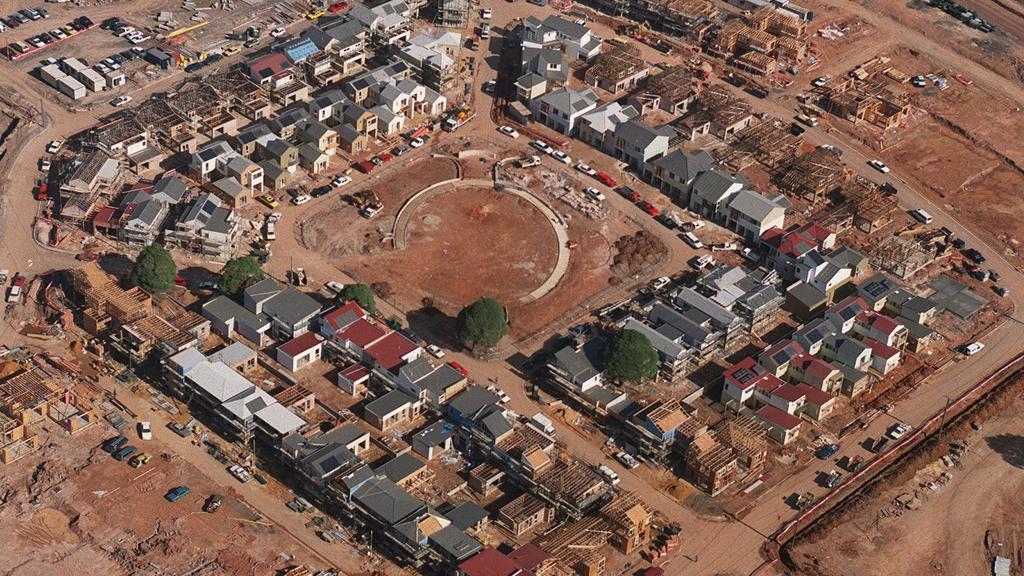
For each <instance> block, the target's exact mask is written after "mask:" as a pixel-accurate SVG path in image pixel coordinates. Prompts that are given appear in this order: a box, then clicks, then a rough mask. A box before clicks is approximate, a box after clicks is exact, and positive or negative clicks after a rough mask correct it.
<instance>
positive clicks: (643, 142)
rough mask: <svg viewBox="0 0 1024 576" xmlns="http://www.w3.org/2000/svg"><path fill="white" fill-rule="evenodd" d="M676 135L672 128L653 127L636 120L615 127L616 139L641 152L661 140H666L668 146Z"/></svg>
mask: <svg viewBox="0 0 1024 576" xmlns="http://www.w3.org/2000/svg"><path fill="white" fill-rule="evenodd" d="M675 135H676V132H675V130H673V129H672V127H671V126H657V127H652V126H648V125H646V124H643V123H641V122H637V121H636V120H630V121H628V122H621V123H620V124H619V125H618V126H616V127H615V137H616V138H621V139H623V140H625V141H626V142H628V143H629V144H630V145H632V146H634V147H636V148H639V149H641V150H646V149H647V148H648V147H649V146H650V145H651V144H653V143H654V142H655V141H656V140H658V139H659V138H660V139H664V140H665V143H666V144H668V141H669V140H671V139H672V137H673V136H675Z"/></svg>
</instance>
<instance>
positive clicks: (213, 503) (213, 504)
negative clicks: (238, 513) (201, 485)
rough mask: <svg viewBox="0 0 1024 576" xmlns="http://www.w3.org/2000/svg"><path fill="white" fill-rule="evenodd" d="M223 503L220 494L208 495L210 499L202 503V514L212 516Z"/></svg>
mask: <svg viewBox="0 0 1024 576" xmlns="http://www.w3.org/2000/svg"><path fill="white" fill-rule="evenodd" d="M223 503H224V497H223V496H221V495H220V494H210V497H209V498H207V499H206V502H204V503H203V512H207V513H209V514H213V513H214V512H216V511H217V510H220V507H221V504H223Z"/></svg>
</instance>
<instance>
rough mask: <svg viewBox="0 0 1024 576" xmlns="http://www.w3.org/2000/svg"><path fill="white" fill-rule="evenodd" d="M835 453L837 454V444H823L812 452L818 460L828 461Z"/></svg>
mask: <svg viewBox="0 0 1024 576" xmlns="http://www.w3.org/2000/svg"><path fill="white" fill-rule="evenodd" d="M836 452H839V445H838V444H825V445H824V446H822V447H820V448H818V449H817V450H815V451H814V457H815V458H817V459H818V460H828V459H829V458H831V457H832V456H834V455H835V453H836Z"/></svg>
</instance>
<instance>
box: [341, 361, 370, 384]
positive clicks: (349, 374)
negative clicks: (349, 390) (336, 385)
mask: <svg viewBox="0 0 1024 576" xmlns="http://www.w3.org/2000/svg"><path fill="white" fill-rule="evenodd" d="M338 375H339V376H344V377H345V378H347V379H348V380H350V381H352V382H359V381H361V380H364V379H366V378H369V377H370V370H369V369H367V368H366V366H363V365H362V364H353V365H351V366H349V367H348V368H345V369H344V370H342V371H341V372H338Z"/></svg>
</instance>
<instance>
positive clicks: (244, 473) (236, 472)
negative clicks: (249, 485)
mask: <svg viewBox="0 0 1024 576" xmlns="http://www.w3.org/2000/svg"><path fill="white" fill-rule="evenodd" d="M228 472H230V473H231V475H232V476H234V477H235V478H237V479H238V481H239V482H241V483H242V484H245V483H246V482H248V481H249V480H252V474H249V471H248V470H246V469H245V468H242V467H241V466H239V465H238V464H234V465H232V466H231V467H229V468H228Z"/></svg>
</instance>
